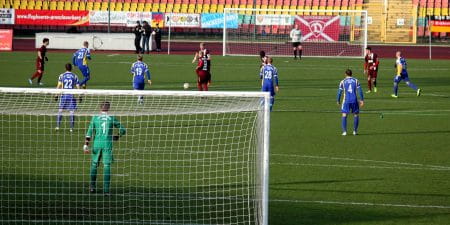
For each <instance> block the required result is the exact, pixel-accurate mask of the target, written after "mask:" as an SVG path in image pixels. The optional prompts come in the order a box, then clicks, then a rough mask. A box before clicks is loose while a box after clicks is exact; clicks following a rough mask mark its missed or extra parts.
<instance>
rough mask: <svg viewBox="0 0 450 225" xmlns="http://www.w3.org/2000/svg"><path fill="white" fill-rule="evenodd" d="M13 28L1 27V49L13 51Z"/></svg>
mask: <svg viewBox="0 0 450 225" xmlns="http://www.w3.org/2000/svg"><path fill="white" fill-rule="evenodd" d="M12 41H13V30H12V29H0V51H12Z"/></svg>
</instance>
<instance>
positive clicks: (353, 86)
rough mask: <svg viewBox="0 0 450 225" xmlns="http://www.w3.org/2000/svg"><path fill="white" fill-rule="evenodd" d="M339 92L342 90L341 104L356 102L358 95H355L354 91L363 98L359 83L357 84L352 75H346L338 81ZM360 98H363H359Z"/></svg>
mask: <svg viewBox="0 0 450 225" xmlns="http://www.w3.org/2000/svg"><path fill="white" fill-rule="evenodd" d="M341 92H344V97H343V102H342V104H346V103H357V102H358V97H357V93H356V92H359V93H360V95H361V98H363V96H362V90H361V85H360V84H359V81H358V80H357V79H355V78H353V77H347V78H345V79H344V80H342V81H341V82H340V83H339V93H341ZM338 98H339V99H338V101H339V100H340V94H338ZM361 100H363V99H361Z"/></svg>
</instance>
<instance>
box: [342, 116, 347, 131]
mask: <svg viewBox="0 0 450 225" xmlns="http://www.w3.org/2000/svg"><path fill="white" fill-rule="evenodd" d="M342 131H343V132H347V117H346V116H343V117H342Z"/></svg>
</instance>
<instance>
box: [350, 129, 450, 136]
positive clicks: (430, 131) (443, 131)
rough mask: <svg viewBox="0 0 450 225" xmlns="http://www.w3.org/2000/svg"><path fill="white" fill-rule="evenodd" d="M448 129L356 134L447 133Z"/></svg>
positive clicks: (362, 134) (363, 134) (449, 131)
mask: <svg viewBox="0 0 450 225" xmlns="http://www.w3.org/2000/svg"><path fill="white" fill-rule="evenodd" d="M447 133H450V130H414V131H412V130H411V131H386V132H367V133H366V132H363V133H358V135H361V136H365V135H390V134H447Z"/></svg>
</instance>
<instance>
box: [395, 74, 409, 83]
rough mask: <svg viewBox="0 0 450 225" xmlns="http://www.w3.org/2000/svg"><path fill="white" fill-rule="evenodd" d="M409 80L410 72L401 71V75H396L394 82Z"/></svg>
mask: <svg viewBox="0 0 450 225" xmlns="http://www.w3.org/2000/svg"><path fill="white" fill-rule="evenodd" d="M402 80H403V81H405V82H407V81H409V77H408V73H401V74H400V76H395V77H394V82H396V83H399V82H400V81H402Z"/></svg>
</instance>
